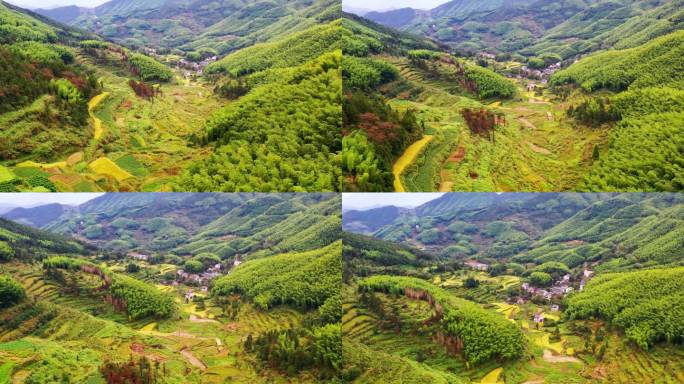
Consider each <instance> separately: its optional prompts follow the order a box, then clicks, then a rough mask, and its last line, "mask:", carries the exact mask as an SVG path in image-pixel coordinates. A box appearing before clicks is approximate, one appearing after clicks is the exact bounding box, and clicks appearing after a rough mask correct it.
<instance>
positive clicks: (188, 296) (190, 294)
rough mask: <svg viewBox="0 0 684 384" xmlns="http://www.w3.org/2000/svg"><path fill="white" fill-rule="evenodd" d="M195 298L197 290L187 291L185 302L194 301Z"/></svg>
mask: <svg viewBox="0 0 684 384" xmlns="http://www.w3.org/2000/svg"><path fill="white" fill-rule="evenodd" d="M194 298H195V292H193V291H192V289H191V290H189V291H188V292H186V293H185V302H186V303H187V302H190V301H192V299H194Z"/></svg>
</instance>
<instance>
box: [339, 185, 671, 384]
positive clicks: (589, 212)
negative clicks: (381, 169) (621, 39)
mask: <svg viewBox="0 0 684 384" xmlns="http://www.w3.org/2000/svg"><path fill="white" fill-rule="evenodd" d="M385 203H386V204H391V203H393V202H392V201H391V200H389V201H386V202H385ZM682 203H683V201H682V199H681V196H679V195H678V194H672V193H669V194H668V193H658V194H653V193H622V194H618V193H603V194H601V193H536V194H535V193H508V194H495V193H491V194H473V193H463V194H458V193H452V194H445V195H443V196H441V197H438V198H435V199H433V200H431V201H429V202H427V203H424V204H423V205H420V206H418V207H416V208H410V209H409V208H405V209H403V210H402V211H400V212H395V214H394V215H390V217H389V218H387V217H386V218H384V219H383V220H380V222H379V221H378V220H377V218H378V215H380V214H381V212H382V210H383V209H386V208H387V207H381V208H373V209H369V210H367V211H362V212H360V211H349V210H347V211H345V212H344V213H343V226H344V228H345V230H346V231H352V232H351V233H349V232H347V233H345V235H344V237H343V239H344V240H343V241H344V250H343V255H344V271H343V274H344V280H343V281H344V286H343V297H342V307H343V315H342V332H343V340H344V345H343V354H344V357H345V361H346V362H347V363H346V365H345V368H344V370H343V377H345V378H347V379H348V380H349V381H351V382H358V383H381V382H392V381H393V380H394V378H396V377H402V378H403V379H406V380H411V382H415V383H454V382H455V383H526V382H547V381H548V380H549V379H550V378H551V380H553V382H558V383H591V382H597V381H598V382H642V381H649V380H655V379H656V378H658V379H662V380H664V381H671V382H676V381H677V380H678V377H679V376H680V375H682V373H683V372H684V365H682V364H681V358H682V351H681V343H682V341H683V340H684V339H683V337H684V329H683V328H682V326H681V321H679V317H680V314H681V308H679V306H680V304H679V303H680V302H681V296H682V292H683V287H682V286H681V280H682V279H681V274H682V265H683V264H682V263H683V261H684V259H683V256H684V255H683V254H682V252H681V250H682V249H684V248H683V246H684V244H682V241H681V240H680V239H681V238H682V234H681V231H682V228H684V222H683V221H682V220H684V214H683V212H682ZM376 211H377V212H378V213H375V212H376ZM354 232H356V233H354ZM368 234H370V235H372V237H368V236H367V235H368ZM596 372H601V373H600V375H598V376H597V374H596Z"/></svg>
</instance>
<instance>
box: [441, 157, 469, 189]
mask: <svg viewBox="0 0 684 384" xmlns="http://www.w3.org/2000/svg"><path fill="white" fill-rule="evenodd" d="M465 155H466V149H465V147H458V149H456V151H454V153H452V154H451V156H449V158H448V159H447V161H446V162H445V163H460V162H461V160H463V159H464V158H465ZM444 165H445V164H443V165H442V169H441V170H440V171H439V179H440V180H441V183H440V184H439V192H451V191H452V189H453V187H454V183H453V182H452V181H447V180H446V179H447V177H448V174H447V172H446V170H445V169H444Z"/></svg>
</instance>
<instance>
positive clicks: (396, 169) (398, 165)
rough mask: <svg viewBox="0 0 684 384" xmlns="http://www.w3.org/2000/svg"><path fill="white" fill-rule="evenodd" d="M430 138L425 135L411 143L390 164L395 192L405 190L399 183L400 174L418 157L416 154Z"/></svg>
mask: <svg viewBox="0 0 684 384" xmlns="http://www.w3.org/2000/svg"><path fill="white" fill-rule="evenodd" d="M430 140H432V136H431V135H425V136H423V138H422V139H420V140H418V141H416V142H415V143H413V144H411V145H410V146H409V147H408V148H406V151H404V154H403V155H401V157H400V158H398V159H397V161H396V162H395V163H394V166H392V173H393V174H394V190H395V191H396V192H406V189H404V185H403V184H402V183H401V174H402V173H403V172H404V170H405V169H406V167H408V166H409V165H411V163H413V162H414V161H415V160H416V157H418V154H419V153H420V152H421V151H422V150H423V148H424V147H425V146H426V145H427V144H428V143H429V142H430Z"/></svg>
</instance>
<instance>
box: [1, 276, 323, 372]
mask: <svg viewBox="0 0 684 384" xmlns="http://www.w3.org/2000/svg"><path fill="white" fill-rule="evenodd" d="M0 272H3V273H9V274H10V275H12V276H13V277H14V278H15V279H16V280H17V281H19V282H20V283H21V284H22V285H23V286H24V287H25V289H26V292H27V295H28V297H29V298H30V302H31V303H33V302H37V301H39V302H40V305H39V306H37V307H34V305H35V304H28V303H27V304H26V305H24V306H20V307H21V308H17V307H14V308H12V309H10V310H11V311H16V312H17V314H16V315H17V317H19V318H21V319H22V322H21V323H20V324H21V325H20V326H19V327H18V328H15V327H14V326H9V325H8V324H0V341H1V343H0V379H2V380H0V383H5V382H21V381H22V380H24V379H25V378H26V377H27V376H28V375H29V374H32V375H35V374H36V373H35V372H36V371H40V370H45V371H46V372H48V371H49V370H53V371H55V372H62V371H63V370H64V367H70V368H69V370H70V371H69V372H70V373H69V375H70V378H71V380H76V381H77V382H92V383H99V382H100V381H99V379H98V377H99V373H98V371H97V370H98V367H99V366H100V364H101V362H102V361H103V360H104V359H105V358H107V357H109V358H111V359H114V360H121V361H126V360H128V359H129V358H130V356H140V355H145V356H147V357H148V358H149V359H151V360H152V361H158V362H159V363H160V364H162V365H163V366H164V369H165V371H166V375H165V380H166V381H165V382H168V383H178V384H180V383H186V382H188V381H192V382H202V383H217V384H219V383H224V382H226V380H228V381H229V382H234V383H253V382H257V381H258V382H270V383H288V382H291V380H293V379H291V378H287V376H284V375H279V374H277V373H275V371H271V370H264V371H263V372H257V371H256V370H255V369H254V367H255V365H256V362H255V361H252V360H253V359H254V357H252V356H251V355H247V354H245V353H244V352H243V347H242V344H243V342H244V340H245V338H246V336H247V335H248V334H252V335H253V336H258V335H259V334H260V333H262V332H265V331H266V330H270V329H282V328H289V327H292V326H297V325H299V324H300V323H301V321H302V319H303V318H304V316H305V314H303V313H302V312H299V311H296V310H294V309H291V308H288V307H277V308H274V309H271V310H269V311H261V310H258V309H256V308H255V307H253V306H252V305H251V304H249V303H243V305H241V307H240V312H239V314H238V315H237V317H236V319H235V320H229V319H228V318H226V317H225V315H224V314H223V312H222V309H221V308H220V307H219V306H217V305H216V304H215V303H214V302H213V301H212V300H207V301H206V304H207V306H206V309H204V310H201V311H200V310H197V308H196V305H195V304H193V303H189V304H186V303H183V302H182V300H181V297H182V294H181V293H182V292H180V291H169V292H170V293H171V294H174V295H176V297H177V298H176V302H177V303H179V305H180V313H179V314H178V316H177V317H176V318H171V319H167V320H157V321H150V320H149V319H141V320H136V321H130V320H128V319H127V318H126V316H124V315H123V314H121V313H119V312H115V311H114V310H113V309H111V307H110V306H109V305H108V304H106V303H105V302H103V301H102V299H101V298H99V297H98V295H97V294H95V295H92V294H87V293H86V292H83V293H81V294H78V295H77V294H74V293H67V292H66V291H65V289H64V287H63V286H60V285H59V284H57V283H56V282H54V281H51V280H46V279H45V277H44V276H43V271H42V268H41V267H40V266H39V265H34V266H28V265H25V264H14V263H10V264H3V265H2V271H0ZM73 277H75V278H76V280H77V281H78V283H79V285H80V286H83V285H87V284H89V283H92V282H95V281H97V279H96V278H94V277H93V276H91V275H86V274H83V273H80V272H79V273H75V274H74V275H73ZM89 278H92V279H93V280H92V281H88V279H89ZM71 279H72V275H71V274H70V275H69V276H67V281H71ZM55 304H58V305H55ZM6 311H9V310H6ZM6 311H0V317H4V316H7V315H8V313H7V312H6ZM47 314H50V315H49V316H48V317H46V316H47ZM42 319H47V322H45V320H42ZM41 323H44V325H42V326H40V328H35V327H36V325H37V324H41ZM56 356H59V357H56ZM296 380H297V382H302V383H307V382H312V383H313V382H316V378H314V377H310V376H308V374H301V375H299V376H298V377H296Z"/></svg>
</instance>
